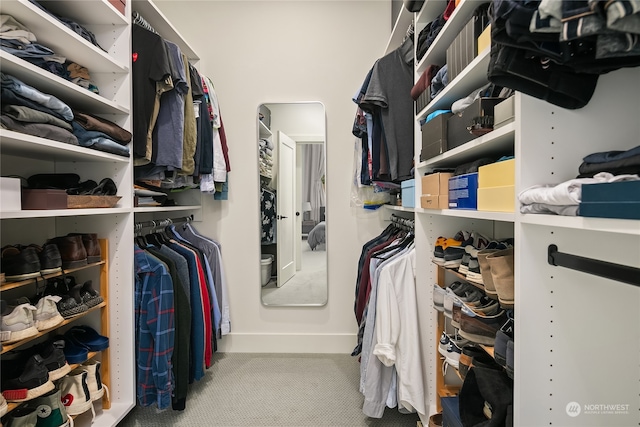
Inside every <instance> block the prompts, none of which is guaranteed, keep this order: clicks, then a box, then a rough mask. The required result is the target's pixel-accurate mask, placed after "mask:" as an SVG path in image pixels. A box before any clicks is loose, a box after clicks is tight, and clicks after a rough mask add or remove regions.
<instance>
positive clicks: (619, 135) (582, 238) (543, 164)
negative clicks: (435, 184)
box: [387, 0, 640, 427]
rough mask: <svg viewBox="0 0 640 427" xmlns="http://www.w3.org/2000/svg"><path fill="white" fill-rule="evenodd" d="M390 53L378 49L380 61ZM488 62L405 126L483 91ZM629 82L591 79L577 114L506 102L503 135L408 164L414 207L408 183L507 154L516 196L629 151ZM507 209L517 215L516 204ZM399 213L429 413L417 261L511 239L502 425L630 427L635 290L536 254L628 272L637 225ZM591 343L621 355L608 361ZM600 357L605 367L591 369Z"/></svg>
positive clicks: (440, 47)
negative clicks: (408, 224)
mask: <svg viewBox="0 0 640 427" xmlns="http://www.w3.org/2000/svg"><path fill="white" fill-rule="evenodd" d="M477 5H478V3H477V2H474V1H471V0H462V1H461V2H460V3H459V5H458V7H457V8H456V10H455V11H454V13H453V14H452V16H451V18H450V19H449V20H448V21H447V23H446V25H445V27H444V28H443V29H442V31H441V32H440V34H439V35H438V37H437V38H436V39H435V41H434V43H433V45H432V46H431V47H430V48H429V49H428V51H427V53H426V54H425V56H424V58H423V59H422V60H421V61H419V62H418V63H417V64H416V79H417V78H418V77H420V75H421V73H422V72H423V71H424V70H426V68H427V67H428V66H429V65H430V64H438V65H443V64H444V62H445V56H446V55H445V52H446V49H447V47H448V46H449V44H450V43H451V41H452V40H453V39H454V38H455V36H456V35H457V34H458V32H459V31H460V30H461V29H462V27H463V26H464V25H465V24H466V22H467V20H468V19H469V18H470V17H471V15H472V12H473V10H474V9H475V7H476V6H477ZM443 7H444V3H442V2H438V1H434V0H427V1H426V2H425V4H424V6H423V8H422V10H421V12H420V13H418V14H416V15H415V19H416V21H415V22H416V35H418V34H419V33H420V31H421V30H422V29H423V28H424V27H425V26H426V24H427V23H429V22H430V21H431V20H433V19H434V18H436V17H437V16H438V15H439V14H440V13H441V12H442V8H443ZM396 30H397V29H394V31H396ZM397 39H398V35H396V34H394V35H392V37H391V40H397ZM398 45H399V43H396V46H395V47H397V46H398ZM393 47H394V46H393V45H392V43H391V42H390V46H388V47H387V50H391V49H393ZM489 54H490V52H489V49H487V50H485V51H484V52H481V53H480V54H479V56H478V57H477V58H476V59H475V60H474V61H473V62H472V63H471V64H470V65H469V66H468V67H467V68H466V69H465V70H464V71H463V72H462V73H461V74H460V75H459V76H457V77H456V79H455V80H453V81H452V82H450V84H449V85H448V86H447V87H446V88H445V89H444V90H443V92H441V93H440V94H439V95H438V96H437V97H436V98H435V99H434V100H433V101H432V102H431V103H430V104H429V105H427V106H426V107H425V108H424V109H423V110H422V111H419V112H417V114H416V123H417V122H418V121H419V120H420V119H422V118H424V117H425V116H426V115H427V114H429V113H431V112H432V111H434V110H436V109H441V108H449V107H450V106H451V103H452V102H453V101H455V100H457V99H460V98H462V97H464V96H467V95H468V94H469V93H470V92H471V91H473V90H475V89H477V88H479V87H481V86H482V85H483V84H485V83H486V82H487V81H488V80H487V76H486V72H487V66H488V63H489ZM638 81H640V70H639V69H638V68H636V69H621V70H618V71H615V72H612V73H609V74H607V75H603V76H601V77H600V79H599V83H598V87H597V90H596V93H595V94H594V96H593V98H592V100H591V102H590V103H589V104H588V105H587V106H586V107H584V108H582V109H579V110H566V109H562V108H559V107H556V106H554V105H552V104H549V103H546V102H544V101H541V100H538V99H535V98H532V97H530V96H527V95H523V94H521V93H517V94H516V95H515V117H516V120H515V122H514V123H511V124H508V125H506V126H504V127H501V128H498V129H496V130H494V131H492V132H490V133H488V134H486V135H484V136H482V137H479V138H476V139H474V140H472V141H470V142H468V143H466V144H464V145H462V146H459V147H457V148H454V149H452V150H450V151H447V152H445V153H443V154H441V155H439V156H436V157H434V158H432V159H429V160H427V161H424V162H418V161H416V176H415V177H416V187H415V191H416V201H418V200H420V199H419V197H420V194H421V182H420V177H421V176H422V175H423V174H424V173H425V172H427V171H430V170H432V169H435V168H438V167H454V166H457V165H459V164H462V163H466V162H468V161H471V160H473V159H477V158H480V157H485V156H488V157H496V158H497V157H499V156H500V155H503V154H515V157H516V192H515V193H516V195H517V194H518V193H519V192H520V191H522V190H524V189H526V188H528V187H530V186H532V185H536V184H550V183H561V182H563V181H566V180H568V179H572V178H575V177H576V175H578V166H579V165H580V163H581V161H582V157H584V156H585V155H587V154H590V153H594V152H599V151H609V150H627V149H630V148H633V147H635V146H637V145H638V135H640V121H639V120H638V117H640V101H639V100H640V86H639V85H638V84H637V82H638ZM613 105H615V106H616V107H615V108H612V106H613ZM420 149H421V133H420V128H419V126H418V124H416V138H415V153H419V152H420ZM416 157H417V155H416ZM516 197H517V196H516ZM515 204H516V206H519V202H518V201H517V200H516V203H515ZM389 209H397V207H390V208H389ZM410 211H412V212H415V219H416V238H415V242H416V250H417V253H416V259H419V260H423V262H419V263H418V265H417V268H416V276H417V284H418V289H417V292H418V297H419V298H420V300H421V301H423V304H422V307H423V308H422V309H421V310H420V312H419V316H420V318H419V320H420V322H421V324H422V325H426V328H425V330H426V331H431V332H426V334H425V335H423V337H422V338H423V339H425V340H426V341H427V342H426V343H424V342H423V343H421V345H422V348H423V356H424V359H425V363H427V365H428V366H429V372H428V383H429V396H428V398H427V400H428V402H427V403H428V405H429V406H430V408H431V413H434V412H435V411H436V407H437V400H438V399H439V397H440V395H444V394H446V393H447V392H448V391H449V390H446V389H438V386H437V384H436V381H435V378H436V376H437V375H436V372H437V370H439V369H441V366H440V364H439V363H440V362H439V359H440V358H439V354H438V352H437V350H436V348H437V339H438V336H436V329H437V327H438V317H437V315H436V311H435V310H433V309H432V308H431V307H432V292H431V288H432V285H433V283H434V282H435V281H436V277H438V274H439V272H438V271H437V266H436V265H435V264H432V263H431V262H428V260H429V259H431V256H432V252H433V242H434V241H435V240H436V239H437V238H438V237H439V236H453V235H454V234H455V233H456V232H457V231H458V230H460V229H465V230H476V231H478V232H480V233H482V234H485V235H489V236H493V237H496V238H505V237H515V249H516V259H515V295H516V305H515V313H516V331H515V337H516V338H515V381H514V425H515V426H522V427H539V426H543V425H552V426H563V427H565V426H566V427H571V426H576V427H577V426H602V425H607V426H616V427H618V426H619V427H622V426H625V427H626V426H630V425H638V424H640V399H639V398H638V396H639V392H640V388H639V384H640V371H639V370H638V366H639V362H638V360H639V359H638V354H640V322H639V321H638V320H639V318H638V312H640V289H639V288H637V287H634V286H630V285H626V284H624V283H620V282H615V281H613V280H609V279H604V278H601V277H596V276H592V275H589V274H585V273H582V272H579V271H575V270H569V269H566V268H563V267H556V266H552V265H550V264H548V262H547V248H548V246H549V245H551V244H555V245H557V246H558V248H559V251H561V252H565V253H571V254H575V255H579V256H583V257H588V258H593V259H597V260H603V261H608V262H612V263H616V264H622V265H627V266H632V267H640V221H636V220H622V219H606V218H583V217H564V216H554V215H533V214H529V215H525V214H521V213H519V212H515V213H503V212H480V211H472V210H451V209H445V210H430V209H429V210H428V209H421V208H416V209H412V210H410ZM429 340H430V341H429ZM603 343H624V344H623V345H622V346H621V347H620V351H615V356H613V353H612V352H611V349H610V347H609V346H608V345H603ZM612 357H615V363H614V365H615V367H613V368H612V369H603V368H602V367H604V366H607V364H608V363H609V364H610V361H611V360H612ZM572 402H578V404H580V405H605V404H619V405H623V410H622V411H619V413H608V414H607V413H606V411H600V412H601V413H599V414H598V413H584V412H583V413H582V414H581V415H579V416H577V417H571V416H569V415H568V413H567V410H566V408H567V405H568V404H570V403H572ZM583 407H584V406H583ZM422 421H423V423H424V422H425V420H422Z"/></svg>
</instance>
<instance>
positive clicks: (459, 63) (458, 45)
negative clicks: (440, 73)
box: [447, 3, 489, 82]
mask: <svg viewBox="0 0 640 427" xmlns="http://www.w3.org/2000/svg"><path fill="white" fill-rule="evenodd" d="M487 8H488V3H485V4H482V5H480V6H478V7H477V8H476V10H475V11H474V14H473V16H472V17H471V19H470V20H469V22H467V24H466V25H465V26H464V27H463V28H462V30H460V33H459V34H458V35H457V36H456V38H455V39H454V40H453V42H452V43H451V45H450V46H449V47H448V48H447V77H448V79H449V82H452V81H453V80H454V79H455V78H456V76H458V74H460V73H462V71H463V70H464V69H465V68H466V67H467V65H469V64H470V63H471V61H473V60H474V59H475V57H476V56H478V37H479V36H480V34H481V33H482V30H484V29H485V28H486V26H487V25H488V24H489V20H488V16H487V13H486V11H487Z"/></svg>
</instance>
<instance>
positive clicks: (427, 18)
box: [416, 0, 447, 54]
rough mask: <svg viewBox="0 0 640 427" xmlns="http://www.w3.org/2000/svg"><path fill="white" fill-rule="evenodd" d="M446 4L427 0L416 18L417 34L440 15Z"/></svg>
mask: <svg viewBox="0 0 640 427" xmlns="http://www.w3.org/2000/svg"><path fill="white" fill-rule="evenodd" d="M446 5H447V4H446V3H445V2H439V1H431V0H428V1H425V2H424V4H423V5H422V9H420V12H419V13H418V18H417V19H416V35H418V34H419V33H420V31H422V30H423V29H424V27H425V26H426V25H427V24H428V23H429V22H431V21H433V20H434V19H436V18H437V17H438V16H440V14H441V13H442V12H444V9H445V7H446ZM418 27H419V28H418ZM416 40H417V39H416ZM425 54H426V53H425Z"/></svg>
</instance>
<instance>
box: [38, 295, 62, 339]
mask: <svg viewBox="0 0 640 427" xmlns="http://www.w3.org/2000/svg"><path fill="white" fill-rule="evenodd" d="M61 299H62V297H60V296H58V295H45V296H43V297H42V298H40V299H39V300H38V302H37V303H36V312H35V315H34V318H35V322H36V328H37V329H38V330H39V331H44V330H45V329H49V328H53V327H54V326H58V325H59V324H60V323H62V322H64V317H62V316H61V315H60V312H59V311H58V306H57V305H56V304H57V303H58V301H60V300H61Z"/></svg>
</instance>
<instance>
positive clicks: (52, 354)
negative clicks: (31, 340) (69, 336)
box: [32, 339, 71, 381]
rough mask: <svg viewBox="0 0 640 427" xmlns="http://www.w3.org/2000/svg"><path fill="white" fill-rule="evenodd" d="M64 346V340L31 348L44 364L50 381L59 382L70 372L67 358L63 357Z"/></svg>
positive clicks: (48, 342)
mask: <svg viewBox="0 0 640 427" xmlns="http://www.w3.org/2000/svg"><path fill="white" fill-rule="evenodd" d="M64 346H65V342H64V340H63V339H57V340H52V341H47V342H44V343H42V344H41V345H38V346H34V347H32V349H33V351H34V352H35V354H38V355H39V356H40V357H42V360H43V362H42V363H44V365H45V367H46V368H47V371H48V372H49V379H50V380H51V381H55V380H59V379H60V378H62V377H64V376H65V375H67V374H68V373H69V372H71V367H70V366H69V364H68V363H67V358H66V357H65V355H64Z"/></svg>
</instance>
